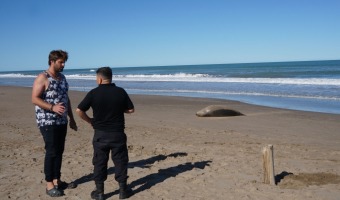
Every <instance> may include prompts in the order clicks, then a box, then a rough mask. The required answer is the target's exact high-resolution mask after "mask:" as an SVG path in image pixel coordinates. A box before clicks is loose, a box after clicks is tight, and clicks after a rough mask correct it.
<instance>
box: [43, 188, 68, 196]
mask: <svg viewBox="0 0 340 200" xmlns="http://www.w3.org/2000/svg"><path fill="white" fill-rule="evenodd" d="M46 194H47V195H48V196H50V197H61V196H63V195H64V192H63V191H60V190H58V189H56V188H52V189H50V190H47V189H46Z"/></svg>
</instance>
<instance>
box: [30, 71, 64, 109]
mask: <svg viewBox="0 0 340 200" xmlns="http://www.w3.org/2000/svg"><path fill="white" fill-rule="evenodd" d="M48 84H49V83H48V80H47V77H46V75H45V74H39V75H38V77H37V78H36V79H35V80H34V83H33V87H32V103H33V104H34V105H37V106H39V107H40V108H42V109H45V110H51V111H53V112H55V113H57V114H59V115H62V114H63V113H64V112H65V106H63V104H62V103H57V104H55V105H53V104H50V103H47V102H46V101H44V100H43V99H42V98H41V95H42V93H43V92H44V91H45V90H46V88H47V87H48Z"/></svg>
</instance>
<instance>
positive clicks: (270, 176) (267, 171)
mask: <svg viewBox="0 0 340 200" xmlns="http://www.w3.org/2000/svg"><path fill="white" fill-rule="evenodd" d="M262 156H263V170H264V176H263V178H264V179H263V181H264V183H265V184H270V185H275V174H274V148H273V145H271V144H270V145H268V146H266V147H263V149H262Z"/></svg>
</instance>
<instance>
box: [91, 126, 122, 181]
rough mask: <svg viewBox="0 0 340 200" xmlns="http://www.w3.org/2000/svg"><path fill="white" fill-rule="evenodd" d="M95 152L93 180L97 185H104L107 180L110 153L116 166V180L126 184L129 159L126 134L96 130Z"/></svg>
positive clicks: (94, 139)
mask: <svg viewBox="0 0 340 200" xmlns="http://www.w3.org/2000/svg"><path fill="white" fill-rule="evenodd" d="M93 150H94V152H93V165H94V173H93V174H94V175H93V179H94V181H95V182H96V183H104V181H105V180H106V179H107V163H108V160H109V154H110V152H111V159H112V161H113V164H114V166H115V180H116V181H117V182H119V183H123V182H126V180H127V178H128V176H127V167H128V162H129V157H128V150H127V146H126V135H125V133H124V132H106V131H100V130H95V134H94V137H93Z"/></svg>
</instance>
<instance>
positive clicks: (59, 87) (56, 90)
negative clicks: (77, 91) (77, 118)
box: [35, 71, 68, 127]
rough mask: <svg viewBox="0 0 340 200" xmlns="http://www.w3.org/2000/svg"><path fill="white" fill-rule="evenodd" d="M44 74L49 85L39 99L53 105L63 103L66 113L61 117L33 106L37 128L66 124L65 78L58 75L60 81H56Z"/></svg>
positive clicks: (66, 95)
mask: <svg viewBox="0 0 340 200" xmlns="http://www.w3.org/2000/svg"><path fill="white" fill-rule="evenodd" d="M44 74H45V75H46V76H47V79H48V81H49V85H48V88H47V89H46V90H45V91H44V92H43V94H42V95H41V98H42V99H43V100H44V101H46V102H48V103H50V104H53V105H55V104H57V103H63V105H64V106H65V110H66V111H65V113H64V114H63V115H58V114H57V113H55V112H53V111H50V110H45V109H42V108H40V107H39V106H35V114H36V120H37V124H38V127H43V126H49V125H63V124H67V123H68V120H67V110H68V94H67V92H68V83H67V81H66V78H65V76H64V75H63V74H59V76H60V79H59V80H56V79H54V78H53V77H52V76H50V75H49V74H48V73H47V72H46V71H45V72H44Z"/></svg>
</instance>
